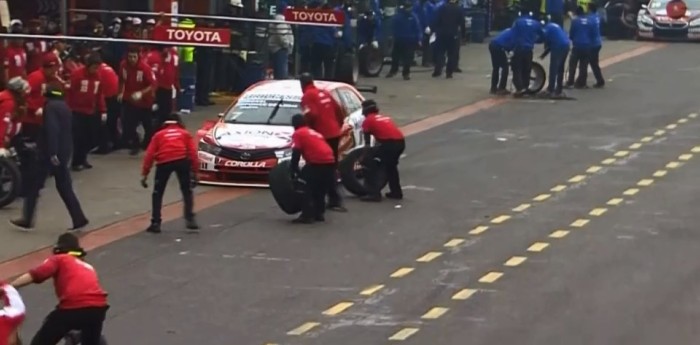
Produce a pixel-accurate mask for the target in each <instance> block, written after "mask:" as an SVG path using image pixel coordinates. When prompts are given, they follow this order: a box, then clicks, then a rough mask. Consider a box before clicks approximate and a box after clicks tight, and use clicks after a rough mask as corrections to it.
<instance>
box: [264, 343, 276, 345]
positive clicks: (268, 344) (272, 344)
mask: <svg viewBox="0 0 700 345" xmlns="http://www.w3.org/2000/svg"><path fill="white" fill-rule="evenodd" d="M265 345H279V344H275V343H267V344H265Z"/></svg>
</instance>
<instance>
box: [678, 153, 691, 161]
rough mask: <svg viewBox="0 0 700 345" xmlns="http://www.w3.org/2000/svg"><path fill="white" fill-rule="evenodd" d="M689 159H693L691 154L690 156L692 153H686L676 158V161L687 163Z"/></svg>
mask: <svg viewBox="0 0 700 345" xmlns="http://www.w3.org/2000/svg"><path fill="white" fill-rule="evenodd" d="M691 158H693V154H692V153H686V154H684V155H680V156H678V159H680V160H682V161H689V160H690V159H691Z"/></svg>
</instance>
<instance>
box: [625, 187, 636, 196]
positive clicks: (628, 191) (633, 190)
mask: <svg viewBox="0 0 700 345" xmlns="http://www.w3.org/2000/svg"><path fill="white" fill-rule="evenodd" d="M637 193H639V189H637V188H630V189H628V190H626V191H624V193H622V194H624V195H635V194H637Z"/></svg>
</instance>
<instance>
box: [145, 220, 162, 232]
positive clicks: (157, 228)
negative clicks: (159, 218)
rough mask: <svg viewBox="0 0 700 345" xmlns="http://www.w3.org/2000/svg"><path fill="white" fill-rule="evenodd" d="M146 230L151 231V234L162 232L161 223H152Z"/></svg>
mask: <svg viewBox="0 0 700 345" xmlns="http://www.w3.org/2000/svg"><path fill="white" fill-rule="evenodd" d="M146 232H149V233H151V234H160V233H161V230H160V224H159V223H151V225H149V226H148V229H146Z"/></svg>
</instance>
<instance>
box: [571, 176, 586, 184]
mask: <svg viewBox="0 0 700 345" xmlns="http://www.w3.org/2000/svg"><path fill="white" fill-rule="evenodd" d="M585 179H586V175H576V176H574V177H572V178H570V179H569V182H571V183H578V182H581V181H583V180H585Z"/></svg>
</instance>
